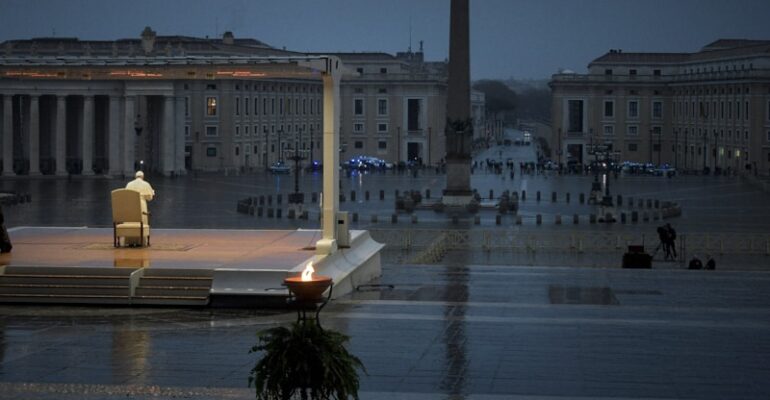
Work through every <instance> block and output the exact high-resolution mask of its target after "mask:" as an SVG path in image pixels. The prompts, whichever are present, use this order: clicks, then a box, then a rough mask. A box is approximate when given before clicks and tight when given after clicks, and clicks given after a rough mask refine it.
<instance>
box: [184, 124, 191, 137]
mask: <svg viewBox="0 0 770 400" xmlns="http://www.w3.org/2000/svg"><path fill="white" fill-rule="evenodd" d="M184 137H190V126H189V125H185V127H184Z"/></svg>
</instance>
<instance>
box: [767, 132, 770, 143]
mask: <svg viewBox="0 0 770 400" xmlns="http://www.w3.org/2000/svg"><path fill="white" fill-rule="evenodd" d="M767 141H768V142H770V131H767Z"/></svg>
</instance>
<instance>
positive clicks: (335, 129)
mask: <svg viewBox="0 0 770 400" xmlns="http://www.w3.org/2000/svg"><path fill="white" fill-rule="evenodd" d="M335 60H336V59H330V60H329V63H334V61H335ZM337 62H338V61H337ZM331 68H333V69H332V71H327V73H326V74H325V75H324V76H323V85H324V93H323V109H324V113H323V151H324V152H323V207H322V209H321V212H322V215H323V217H322V218H323V219H322V221H321V223H322V225H321V240H319V241H318V242H317V243H316V254H319V255H327V254H332V253H334V252H336V251H337V231H336V228H337V225H336V222H337V210H339V201H340V199H339V195H338V189H339V171H338V170H337V169H338V165H339V159H340V153H339V148H340V107H339V102H340V82H339V77H338V76H336V74H335V73H334V72H335V70H336V67H331Z"/></svg>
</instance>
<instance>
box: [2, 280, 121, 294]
mask: <svg viewBox="0 0 770 400" xmlns="http://www.w3.org/2000/svg"><path fill="white" fill-rule="evenodd" d="M128 292H129V287H128V282H127V281H126V284H125V285H54V284H0V296H1V295H6V294H10V295H16V294H35V295H38V294H40V295H44V294H50V295H103V296H126V295H127V294H128Z"/></svg>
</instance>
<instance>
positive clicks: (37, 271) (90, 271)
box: [5, 265, 136, 277]
mask: <svg viewBox="0 0 770 400" xmlns="http://www.w3.org/2000/svg"><path fill="white" fill-rule="evenodd" d="M135 270H136V268H113V267H64V268H63V267H30V266H12V265H9V266H7V267H5V273H6V274H10V275H56V276H58V275H84V276H116V277H127V276H128V275H131V273H132V272H134V271H135Z"/></svg>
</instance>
